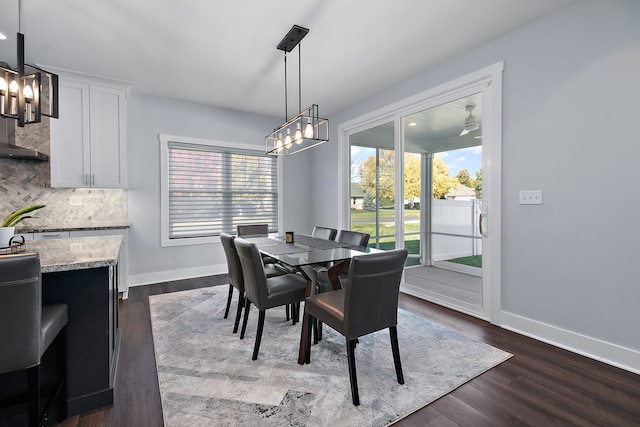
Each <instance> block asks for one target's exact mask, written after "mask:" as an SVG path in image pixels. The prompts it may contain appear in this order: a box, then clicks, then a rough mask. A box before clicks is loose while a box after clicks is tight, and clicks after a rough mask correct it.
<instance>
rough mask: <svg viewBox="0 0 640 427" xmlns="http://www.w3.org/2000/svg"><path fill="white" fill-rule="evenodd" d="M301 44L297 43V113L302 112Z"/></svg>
mask: <svg viewBox="0 0 640 427" xmlns="http://www.w3.org/2000/svg"><path fill="white" fill-rule="evenodd" d="M301 52H302V43H298V113H301V112H302V59H301V56H302V53H301Z"/></svg>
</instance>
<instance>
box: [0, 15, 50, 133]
mask: <svg viewBox="0 0 640 427" xmlns="http://www.w3.org/2000/svg"><path fill="white" fill-rule="evenodd" d="M18 9H20V7H19V8H18ZM18 21H20V17H18ZM17 64H18V65H17V69H16V70H13V69H11V68H10V67H9V65H8V64H6V63H4V62H0V117H4V118H9V119H16V120H18V126H24V125H28V124H31V123H40V121H41V120H42V116H49V117H53V118H56V119H57V118H58V76H57V75H56V74H53V73H49V72H47V71H45V70H42V69H40V68H38V67H34V66H33V65H28V64H25V63H24V34H22V33H21V32H18V34H17Z"/></svg>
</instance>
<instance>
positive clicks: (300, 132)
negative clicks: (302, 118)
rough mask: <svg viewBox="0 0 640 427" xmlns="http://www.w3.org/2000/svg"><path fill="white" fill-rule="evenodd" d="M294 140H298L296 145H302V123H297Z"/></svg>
mask: <svg viewBox="0 0 640 427" xmlns="http://www.w3.org/2000/svg"><path fill="white" fill-rule="evenodd" d="M293 139H295V140H296V144H298V145H299V144H302V131H301V130H300V123H296V135H295V137H294V138H293Z"/></svg>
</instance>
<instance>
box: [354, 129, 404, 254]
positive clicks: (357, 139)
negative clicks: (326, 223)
mask: <svg viewBox="0 0 640 427" xmlns="http://www.w3.org/2000/svg"><path fill="white" fill-rule="evenodd" d="M395 157H396V156H395V150H394V124H393V122H388V123H383V124H381V125H378V126H374V127H372V128H370V129H366V130H364V131H361V132H357V133H354V134H352V135H350V136H349V158H350V165H351V166H350V170H351V174H350V175H351V177H350V182H349V219H350V224H351V230H354V231H360V232H363V233H368V234H369V235H370V236H371V237H370V239H369V246H372V247H376V248H380V249H394V248H395V247H396V243H395V233H396V215H395V209H394V206H395V200H396V195H395V164H396V158H395Z"/></svg>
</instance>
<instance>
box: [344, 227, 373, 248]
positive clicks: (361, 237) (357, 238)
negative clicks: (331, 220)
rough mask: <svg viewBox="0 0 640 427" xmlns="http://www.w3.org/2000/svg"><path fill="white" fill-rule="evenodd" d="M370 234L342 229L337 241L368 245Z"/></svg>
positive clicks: (353, 244)
mask: <svg viewBox="0 0 640 427" xmlns="http://www.w3.org/2000/svg"><path fill="white" fill-rule="evenodd" d="M369 238H370V235H369V234H367V233H360V232H359V231H351V230H340V232H339V233H338V237H337V238H336V242H340V243H346V244H349V245H351V246H367V245H368V244H369Z"/></svg>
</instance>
